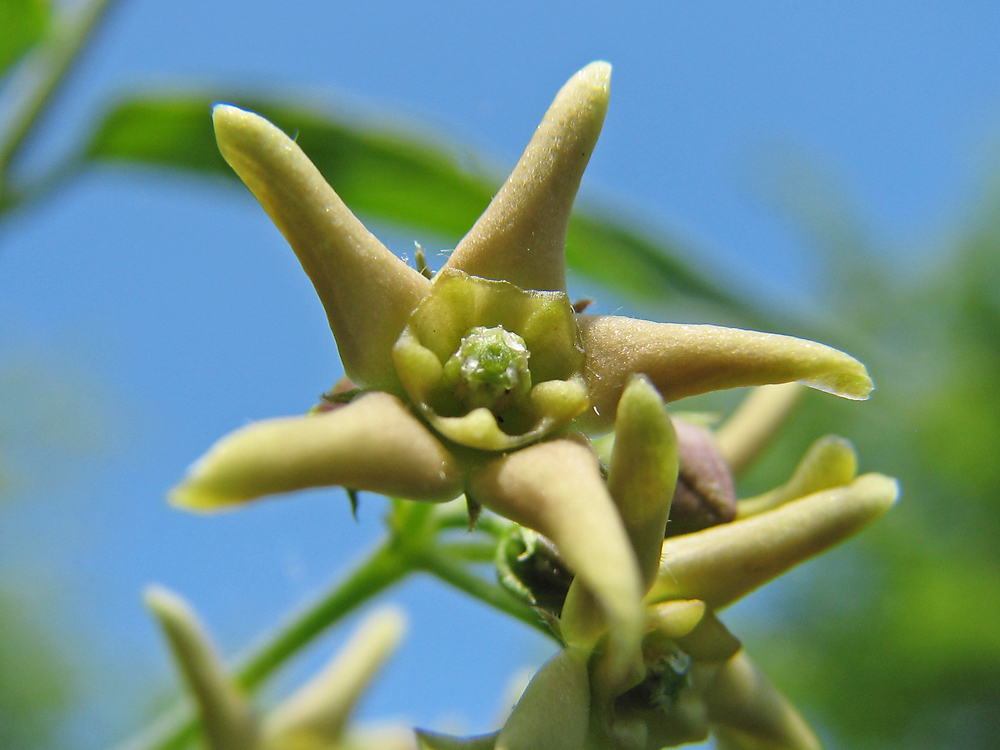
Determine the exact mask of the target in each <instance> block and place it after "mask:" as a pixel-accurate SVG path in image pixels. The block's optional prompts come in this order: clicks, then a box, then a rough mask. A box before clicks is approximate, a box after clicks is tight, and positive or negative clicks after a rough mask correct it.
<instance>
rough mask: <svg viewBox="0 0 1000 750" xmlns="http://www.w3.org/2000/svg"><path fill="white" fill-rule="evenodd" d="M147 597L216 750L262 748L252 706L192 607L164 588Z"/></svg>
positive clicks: (149, 592) (152, 588)
mask: <svg viewBox="0 0 1000 750" xmlns="http://www.w3.org/2000/svg"><path fill="white" fill-rule="evenodd" d="M145 599H146V606H147V607H148V608H149V610H150V611H151V612H152V613H153V614H154V615H155V616H156V619H157V620H158V621H159V623H160V627H161V628H162V629H163V633H164V635H166V637H167V641H168V642H169V643H170V648H171V650H172V651H173V652H174V657H175V658H176V660H177V663H178V665H179V666H180V668H181V671H182V672H183V673H184V678H185V680H186V681H187V683H188V686H189V687H190V688H191V692H193V693H194V695H195V698H196V699H197V701H198V708H199V710H200V711H201V718H202V726H203V727H204V730H205V735H206V739H207V741H208V746H209V747H210V748H211V750H253V748H255V747H258V744H257V722H256V721H255V720H254V717H253V713H252V711H251V709H250V703H249V701H247V699H246V698H245V697H244V696H243V694H242V693H241V692H240V691H239V690H238V689H237V687H236V683H234V682H233V680H232V679H231V678H230V677H229V675H228V674H227V673H226V670H225V667H224V666H223V664H222V660H221V659H220V658H219V655H218V654H217V653H216V651H215V647H214V646H213V645H212V642H211V640H210V639H209V637H208V634H207V633H206V632H205V628H204V626H202V624H201V622H200V621H199V620H198V616H197V615H196V614H195V613H194V610H192V609H191V606H190V605H189V604H188V603H187V602H186V601H184V599H182V598H181V597H180V596H178V595H177V594H175V593H173V592H172V591H168V590H167V589H164V588H161V587H159V586H150V587H149V588H148V589H146V594H145Z"/></svg>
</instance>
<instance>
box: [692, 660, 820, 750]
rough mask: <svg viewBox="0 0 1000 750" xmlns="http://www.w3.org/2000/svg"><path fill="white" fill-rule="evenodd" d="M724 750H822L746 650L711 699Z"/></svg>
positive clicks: (731, 662) (709, 694)
mask: <svg viewBox="0 0 1000 750" xmlns="http://www.w3.org/2000/svg"><path fill="white" fill-rule="evenodd" d="M705 701H706V703H707V705H708V718H709V721H710V722H712V724H713V727H712V734H713V735H714V736H715V739H716V743H717V745H718V747H719V749H720V750H822V747H823V745H822V743H821V742H820V741H819V738H818V737H817V736H816V734H815V733H814V732H813V730H812V729H811V728H810V726H809V724H807V723H806V720H805V719H803V718H802V716H801V715H800V714H799V712H798V711H796V710H795V707H794V706H792V704H791V703H789V702H788V700H787V699H786V698H785V697H784V696H783V695H782V694H781V693H780V692H779V691H778V689H777V688H776V687H775V686H774V685H772V684H771V681H770V680H768V679H767V678H766V677H765V676H764V675H763V674H762V673H761V672H760V671H759V670H758V669H757V668H756V667H755V666H754V665H753V662H751V661H750V659H749V657H747V655H746V652H744V651H740V652H739V653H738V654H736V656H734V657H733V658H732V659H730V660H729V661H728V662H727V663H726V665H725V666H724V667H723V668H722V670H721V671H720V672H719V675H718V677H717V678H716V680H715V683H714V684H713V685H712V687H711V688H710V689H709V690H708V692H707V693H706V695H705Z"/></svg>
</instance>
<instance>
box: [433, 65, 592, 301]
mask: <svg viewBox="0 0 1000 750" xmlns="http://www.w3.org/2000/svg"><path fill="white" fill-rule="evenodd" d="M610 81H611V66H610V65H608V64H607V63H605V62H594V63H591V64H590V65H588V66H587V67H586V68H584V69H583V70H581V71H580V72H578V73H577V74H576V75H574V76H573V77H572V78H571V79H570V80H569V82H568V83H566V85H565V86H563V88H562V89H561V90H560V91H559V94H558V95H557V96H556V98H555V101H554V102H553V103H552V105H551V106H550V107H549V110H548V112H546V114H545V118H544V119H543V120H542V123H541V124H540V125H539V126H538V129H537V130H536V131H535V134H534V136H533V137H532V139H531V142H530V143H529V144H528V147H527V149H525V151H524V155H523V156H521V160H520V161H519V162H518V163H517V166H516V167H515V168H514V171H513V172H512V173H511V175H510V177H509V178H507V182H506V183H505V184H504V186H503V187H502V188H500V192H499V193H497V195H496V196H495V197H494V198H493V201H492V202H491V203H490V205H489V208H487V209H486V211H485V212H484V213H483V215H482V216H481V217H480V218H479V220H478V221H477V222H476V224H475V225H474V226H473V227H472V229H471V230H470V231H469V233H468V234H467V235H466V236H465V237H464V238H463V239H462V241H461V242H460V243H459V244H458V247H456V248H455V251H454V252H453V253H452V255H451V258H449V260H448V263H447V265H446V267H447V268H458V269H461V270H463V271H465V272H466V273H468V274H471V275H473V276H481V277H483V278H485V279H499V280H503V281H509V282H511V283H512V284H516V285H517V286H519V287H521V288H522V289H537V290H549V291H559V292H565V291H566V229H567V227H568V226H569V216H570V211H571V209H572V207H573V199H574V198H575V197H576V191H577V189H578V188H579V187H580V178H581V177H582V175H583V170H584V169H585V168H586V166H587V162H588V161H589V160H590V155H591V153H593V150H594V145H595V144H596V143H597V137H598V135H600V132H601V126H602V125H603V124H604V115H605V113H606V112H607V108H608V95H609V91H610Z"/></svg>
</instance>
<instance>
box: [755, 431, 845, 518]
mask: <svg viewBox="0 0 1000 750" xmlns="http://www.w3.org/2000/svg"><path fill="white" fill-rule="evenodd" d="M857 474H858V455H857V453H855V451H854V446H853V445H852V444H851V441H850V440H847V439H846V438H842V437H838V436H837V435H825V436H823V437H821V438H820V439H819V440H817V441H816V442H815V443H813V444H812V445H810V446H809V450H807V451H806V455H804V456H803V457H802V460H801V461H799V465H798V466H796V467H795V473H794V474H792V478H791V479H789V480H788V481H787V482H785V483H784V484H783V485H781V486H780V487H777V488H775V489H773V490H771V491H770V492H765V493H764V494H762V495H757V496H756V497H750V498H747V499H745V500H740V501H739V503H738V504H737V517H738V518H749V517H750V516H755V515H757V514H758V513H763V512H764V511H768V510H772V509H774V508H777V507H780V506H782V505H784V504H785V503H787V502H789V501H791V500H797V499H799V498H800V497H805V496H806V495H812V494H813V493H816V492H822V491H823V490H829V489H832V488H834V487H841V486H843V485H845V484H849V483H850V482H851V480H852V479H854V477H855V476H857Z"/></svg>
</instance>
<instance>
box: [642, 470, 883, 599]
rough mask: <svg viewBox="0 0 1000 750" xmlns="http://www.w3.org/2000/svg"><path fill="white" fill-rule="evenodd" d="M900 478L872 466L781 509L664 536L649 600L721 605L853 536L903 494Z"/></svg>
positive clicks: (648, 596) (738, 597) (647, 597)
mask: <svg viewBox="0 0 1000 750" xmlns="http://www.w3.org/2000/svg"><path fill="white" fill-rule="evenodd" d="M898 495H899V485H898V484H897V483H896V480H894V479H890V478H889V477H886V476H882V475H881V474H865V475H864V476H861V477H858V479H856V480H855V481H854V482H853V483H851V484H850V485H848V486H847V487H837V488H836V489H832V490H827V491H825V492H818V493H816V494H814V495H809V496H808V497H804V498H802V499H800V500H795V501H793V502H790V503H788V504H786V505H783V506H781V507H780V508H777V509H776V510H772V511H768V512H767V513H761V514H760V515H758V516H753V517H752V518H747V519H744V520H741V521H734V522H733V523H728V524H723V525H722V526H713V527H712V528H710V529H705V530H704V531H698V532H696V533H694V534H686V535H684V536H677V537H672V538H670V539H668V540H666V541H665V542H664V543H663V558H662V561H661V562H660V575H659V577H658V578H657V581H656V583H655V584H654V585H653V588H652V589H651V590H650V592H649V594H648V595H647V596H646V599H647V601H649V602H658V601H664V600H667V599H701V600H702V601H704V602H705V603H706V604H707V605H708V607H709V609H712V610H715V609H719V608H721V607H725V606H727V605H729V604H732V603H733V602H734V601H736V600H737V599H740V598H741V597H743V596H745V595H746V594H748V593H750V592H751V591H753V590H754V589H756V588H758V587H759V586H762V585H764V584H765V583H767V582H768V581H770V580H771V579H772V578H775V577H776V576H778V575H780V574H781V573H783V572H785V571H786V570H788V569H789V568H792V567H794V566H795V565H798V564H799V563H800V562H802V561H804V560H807V559H809V558H810V557H813V556H814V555H817V554H819V553H820V552H823V551H824V550H826V549H829V548H830V547H832V546H833V545H835V544H837V543H839V542H841V541H843V540H844V539H847V538H848V537H850V536H852V535H853V534H855V533H856V532H858V531H860V530H861V529H862V528H864V527H865V526H867V525H868V524H869V523H871V522H872V521H874V520H875V519H876V518H878V517H879V516H880V515H882V514H883V513H885V511H887V510H888V509H889V508H890V507H891V506H892V504H893V503H894V502H895V501H896V498H897V497H898Z"/></svg>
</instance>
